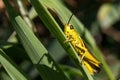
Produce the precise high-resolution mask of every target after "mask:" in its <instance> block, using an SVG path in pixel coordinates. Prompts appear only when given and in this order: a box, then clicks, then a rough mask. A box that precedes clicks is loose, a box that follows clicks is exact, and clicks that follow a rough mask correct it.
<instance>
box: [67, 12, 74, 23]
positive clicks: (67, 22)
mask: <svg viewBox="0 0 120 80" xmlns="http://www.w3.org/2000/svg"><path fill="white" fill-rule="evenodd" d="M72 16H73V13H72V15H71V16H70V18H69V20H68V22H67V24H69V23H70V20H71V18H72Z"/></svg>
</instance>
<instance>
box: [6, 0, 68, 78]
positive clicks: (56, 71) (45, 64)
mask: <svg viewBox="0 0 120 80" xmlns="http://www.w3.org/2000/svg"><path fill="white" fill-rule="evenodd" d="M4 3H5V5H6V8H7V11H8V14H9V17H10V20H11V22H12V24H13V26H14V29H15V30H16V32H17V34H18V36H19V37H20V40H21V42H22V44H23V46H24V48H25V50H26V51H27V54H28V56H29V57H30V59H31V61H32V62H33V64H34V65H35V66H36V67H37V69H38V71H39V73H40V75H41V77H42V78H43V80H69V79H68V78H67V77H66V76H65V75H64V73H63V72H62V70H61V69H60V68H59V67H58V65H57V64H56V63H55V62H54V60H53V59H52V58H51V57H50V55H49V54H48V51H47V50H46V49H45V47H44V46H43V45H42V43H41V42H40V41H39V40H38V39H37V38H36V36H35V35H34V34H33V32H32V31H31V30H30V28H29V27H28V25H27V24H26V23H25V21H24V20H23V19H22V18H21V17H20V16H17V15H16V14H12V13H15V11H14V10H13V9H12V7H11V6H10V5H9V3H8V1H7V0H4ZM11 10H12V13H11ZM53 67H54V68H53ZM48 71H49V72H48ZM58 78H59V79H58Z"/></svg>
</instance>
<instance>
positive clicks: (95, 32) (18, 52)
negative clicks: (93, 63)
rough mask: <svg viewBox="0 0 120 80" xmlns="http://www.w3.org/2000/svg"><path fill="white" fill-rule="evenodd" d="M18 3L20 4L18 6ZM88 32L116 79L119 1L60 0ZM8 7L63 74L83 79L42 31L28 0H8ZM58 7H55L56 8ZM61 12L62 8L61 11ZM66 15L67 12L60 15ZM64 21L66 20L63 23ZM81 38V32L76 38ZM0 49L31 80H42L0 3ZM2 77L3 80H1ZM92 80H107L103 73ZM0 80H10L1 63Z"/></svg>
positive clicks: (119, 52) (118, 76)
mask: <svg viewBox="0 0 120 80" xmlns="http://www.w3.org/2000/svg"><path fill="white" fill-rule="evenodd" d="M17 1H19V2H20V3H18V2H17ZM61 1H62V2H63V4H64V5H65V7H66V8H68V9H69V10H70V11H71V12H72V13H73V14H74V15H75V16H76V17H77V18H78V19H79V20H80V21H81V23H82V24H83V25H84V26H85V28H87V29H88V31H89V32H90V33H91V34H92V36H93V37H94V39H95V43H96V44H97V46H98V47H99V49H100V50H101V52H102V54H103V55H104V59H105V61H106V63H107V64H108V66H109V68H110V70H111V71H112V73H113V76H114V77H115V79H116V80H119V79H120V0H61ZM9 2H10V4H11V5H12V7H13V8H14V9H15V11H16V12H17V13H19V14H20V15H21V16H22V17H23V19H24V20H25V21H26V23H27V24H28V25H29V26H30V29H31V30H32V31H33V32H34V34H35V35H36V36H37V38H38V39H39V40H40V41H41V42H42V44H43V45H44V47H45V48H46V49H47V50H48V52H49V53H50V55H51V56H52V58H53V59H54V60H55V61H56V62H57V63H58V64H60V65H61V67H62V69H63V71H64V72H65V73H66V74H67V76H69V77H70V78H71V80H83V79H81V78H80V77H79V76H78V75H79V74H80V72H79V71H78V70H77V69H76V67H75V65H74V64H73V63H72V61H71V59H70V58H69V57H68V54H66V51H65V50H64V49H63V47H62V46H61V45H60V43H59V42H58V41H57V40H56V38H55V37H54V36H53V34H51V32H50V31H49V30H48V29H47V28H46V26H45V24H44V23H43V22H42V20H41V19H40V18H39V17H38V15H37V14H36V12H34V10H33V7H32V5H31V3H30V2H29V1H28V0H9ZM57 6H59V5H57ZM61 10H62V8H61ZM49 11H50V13H51V14H52V15H53V16H54V18H55V20H56V21H57V22H58V23H59V25H61V29H63V24H62V22H61V21H60V17H59V14H61V13H58V14H56V11H55V12H54V9H53V11H52V9H50V10H49ZM64 14H65V15H66V16H67V15H68V14H67V13H64ZM66 22H67V20H66ZM80 36H81V37H82V38H84V32H83V33H82V34H81V35H80ZM0 48H1V49H2V50H3V51H4V52H5V53H6V54H7V55H8V56H9V57H10V59H12V61H14V62H15V63H16V64H17V65H18V66H19V67H20V68H21V69H22V70H23V71H24V72H25V73H26V74H27V75H29V76H30V77H31V79H33V80H42V78H41V76H40V75H39V72H38V71H37V70H36V68H35V66H34V65H33V64H32V62H31V61H30V59H29V57H28V55H27V54H26V51H25V49H24V48H23V45H22V44H21V42H20V39H19V37H18V35H17V34H16V32H15V31H14V29H13V26H12V24H11V22H10V18H9V17H8V14H7V10H6V8H5V5H4V3H3V1H2V0H0ZM5 77H6V79H5ZM93 77H94V79H95V80H101V78H102V80H109V78H108V77H107V76H106V75H105V72H104V70H103V69H102V71H101V72H100V73H98V74H95V75H94V76H93ZM0 80H12V79H11V78H10V77H9V76H8V74H7V72H6V71H5V69H4V68H3V66H2V64H0ZM111 80H112V79H111Z"/></svg>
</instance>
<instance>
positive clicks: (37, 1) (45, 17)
mask: <svg viewBox="0 0 120 80" xmlns="http://www.w3.org/2000/svg"><path fill="white" fill-rule="evenodd" d="M46 1H48V0H46ZM46 1H45V0H31V4H32V5H33V6H34V8H35V9H36V11H37V13H38V15H39V17H40V18H41V20H42V21H43V22H44V24H45V25H46V26H47V28H48V29H49V31H50V32H51V33H52V34H54V36H55V37H56V38H57V39H58V41H59V42H60V43H61V45H62V46H63V47H64V48H65V50H66V51H67V52H68V53H69V55H70V57H71V59H72V60H73V61H74V63H75V64H76V65H77V66H78V68H79V69H80V70H81V71H82V73H83V75H84V78H85V79H86V80H93V78H92V77H91V75H90V74H89V73H88V71H87V70H86V68H85V67H84V65H82V66H81V64H80V59H79V58H78V55H77V53H76V52H75V50H74V49H73V47H72V46H71V45H70V44H69V43H67V44H64V43H63V42H64V41H65V40H66V38H65V36H64V33H63V31H62V30H61V29H60V26H59V25H58V24H57V23H56V21H55V20H54V19H53V17H52V16H51V14H50V13H49V12H48V10H47V7H48V6H47V7H46V4H47V3H49V2H51V1H48V2H46ZM51 4H52V3H51ZM52 5H53V4H52ZM69 14H70V13H69Z"/></svg>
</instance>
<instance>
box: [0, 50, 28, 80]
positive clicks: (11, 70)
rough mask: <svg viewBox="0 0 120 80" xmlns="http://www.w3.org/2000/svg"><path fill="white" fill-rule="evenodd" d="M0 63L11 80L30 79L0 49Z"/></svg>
mask: <svg viewBox="0 0 120 80" xmlns="http://www.w3.org/2000/svg"><path fill="white" fill-rule="evenodd" d="M0 63H1V64H2V66H3V67H4V68H5V70H6V71H7V73H8V74H9V75H10V77H11V79H12V80H30V79H29V78H28V77H26V76H25V74H24V73H23V72H21V71H20V69H19V68H18V67H17V66H16V65H15V63H13V62H12V60H10V59H9V57H8V56H7V55H6V54H5V53H4V52H3V51H2V50H1V49H0Z"/></svg>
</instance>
